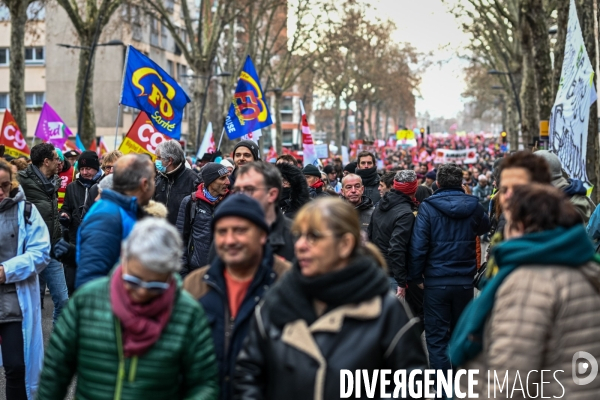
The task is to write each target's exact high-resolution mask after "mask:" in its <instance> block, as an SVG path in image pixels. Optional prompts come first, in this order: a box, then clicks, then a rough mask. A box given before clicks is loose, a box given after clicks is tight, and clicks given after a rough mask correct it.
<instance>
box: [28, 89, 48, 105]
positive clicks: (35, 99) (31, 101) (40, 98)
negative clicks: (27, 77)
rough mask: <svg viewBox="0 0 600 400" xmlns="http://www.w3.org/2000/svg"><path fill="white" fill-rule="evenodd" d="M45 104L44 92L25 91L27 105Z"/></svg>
mask: <svg viewBox="0 0 600 400" xmlns="http://www.w3.org/2000/svg"><path fill="white" fill-rule="evenodd" d="M43 104H44V92H32V93H25V107H27V108H38V107H41V106H42V105H43Z"/></svg>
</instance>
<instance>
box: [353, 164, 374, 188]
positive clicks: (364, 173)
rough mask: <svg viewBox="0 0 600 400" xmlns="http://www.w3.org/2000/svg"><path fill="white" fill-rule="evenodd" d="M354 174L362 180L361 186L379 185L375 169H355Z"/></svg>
mask: <svg viewBox="0 0 600 400" xmlns="http://www.w3.org/2000/svg"><path fill="white" fill-rule="evenodd" d="M354 173H355V174H356V175H358V176H360V177H361V178H362V183H363V186H377V185H379V175H378V174H377V167H376V166H375V167H373V168H367V169H358V168H357V169H356V171H354Z"/></svg>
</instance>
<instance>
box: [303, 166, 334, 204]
mask: <svg viewBox="0 0 600 400" xmlns="http://www.w3.org/2000/svg"><path fill="white" fill-rule="evenodd" d="M302 173H303V174H304V177H305V178H306V183H307V184H308V193H309V195H310V198H311V199H316V198H317V197H321V196H329V194H328V193H327V192H326V191H325V189H327V188H326V187H325V182H323V180H321V171H319V168H317V167H315V166H314V165H312V164H308V165H307V166H306V167H304V169H303V170H302Z"/></svg>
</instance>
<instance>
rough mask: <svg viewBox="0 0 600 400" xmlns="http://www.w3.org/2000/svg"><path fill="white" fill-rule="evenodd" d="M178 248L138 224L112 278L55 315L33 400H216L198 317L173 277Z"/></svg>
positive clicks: (160, 229) (150, 224) (163, 226)
mask: <svg viewBox="0 0 600 400" xmlns="http://www.w3.org/2000/svg"><path fill="white" fill-rule="evenodd" d="M182 248H183V245H182V242H181V239H180V237H179V233H178V232H177V230H176V229H175V228H174V227H172V226H171V225H169V224H168V223H167V222H166V221H164V220H161V219H156V218H146V219H144V220H142V221H140V222H139V223H137V224H136V225H135V227H134V229H133V231H132V232H131V234H130V236H129V237H128V238H127V240H126V241H124V242H123V245H122V249H121V255H122V264H121V265H120V266H119V267H117V269H116V270H115V271H114V273H113V274H112V276H110V277H105V278H100V279H97V280H95V281H92V282H90V283H88V284H86V285H84V286H83V287H81V288H80V289H79V290H78V291H77V293H76V294H75V296H74V297H73V298H72V299H71V300H70V301H69V303H68V305H67V307H66V308H65V309H64V310H63V313H62V315H61V317H60V320H59V321H58V323H57V324H56V327H55V328H54V332H53V334H52V336H51V338H50V342H49V344H48V347H47V350H46V356H45V359H44V368H43V370H42V375H41V378H40V386H39V391H38V399H62V398H64V397H65V394H66V392H67V388H68V386H69V384H70V382H71V379H72V378H73V376H74V375H75V374H77V392H76V394H75V397H76V398H77V399H98V400H100V399H107V400H108V399H110V400H113V399H114V400H120V399H122V400H127V399H165V400H171V399H202V400H205V399H206V400H209V399H217V397H218V386H217V366H216V359H215V353H214V349H213V343H212V339H211V333H210V328H209V326H208V323H207V320H206V317H205V314H204V311H203V310H202V308H201V307H200V306H199V305H198V303H197V302H196V301H194V300H193V299H192V298H191V297H190V296H189V294H187V293H186V292H184V291H183V290H182V289H181V287H180V282H179V281H178V280H177V278H176V274H177V271H178V270H179V269H180V267H181V266H180V262H179V260H180V259H181V253H182V250H181V249H182Z"/></svg>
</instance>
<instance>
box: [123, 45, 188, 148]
mask: <svg viewBox="0 0 600 400" xmlns="http://www.w3.org/2000/svg"><path fill="white" fill-rule="evenodd" d="M189 102H190V98H189V97H188V95H187V94H186V93H185V91H184V90H183V89H182V88H181V86H179V84H178V83H177V82H176V81H175V79H173V78H172V77H170V76H169V74H167V73H166V72H165V71H164V70H163V69H162V68H161V67H159V66H158V64H156V63H155V62H154V61H152V60H151V59H149V58H148V57H146V56H145V55H143V54H142V53H140V52H139V51H137V50H136V49H135V48H133V47H132V46H129V49H128V51H127V65H126V66H125V74H124V75H123V92H122V93H121V102H120V103H121V104H123V105H126V106H130V107H134V108H137V109H139V110H142V111H144V112H146V113H147V114H148V115H149V116H150V117H151V118H152V123H153V124H154V126H155V127H156V129H157V130H158V131H159V132H162V133H164V134H165V135H167V136H169V137H172V138H173V139H177V140H179V138H180V137H181V119H182V117H183V109H184V108H185V105H186V104H187V103H189Z"/></svg>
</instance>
